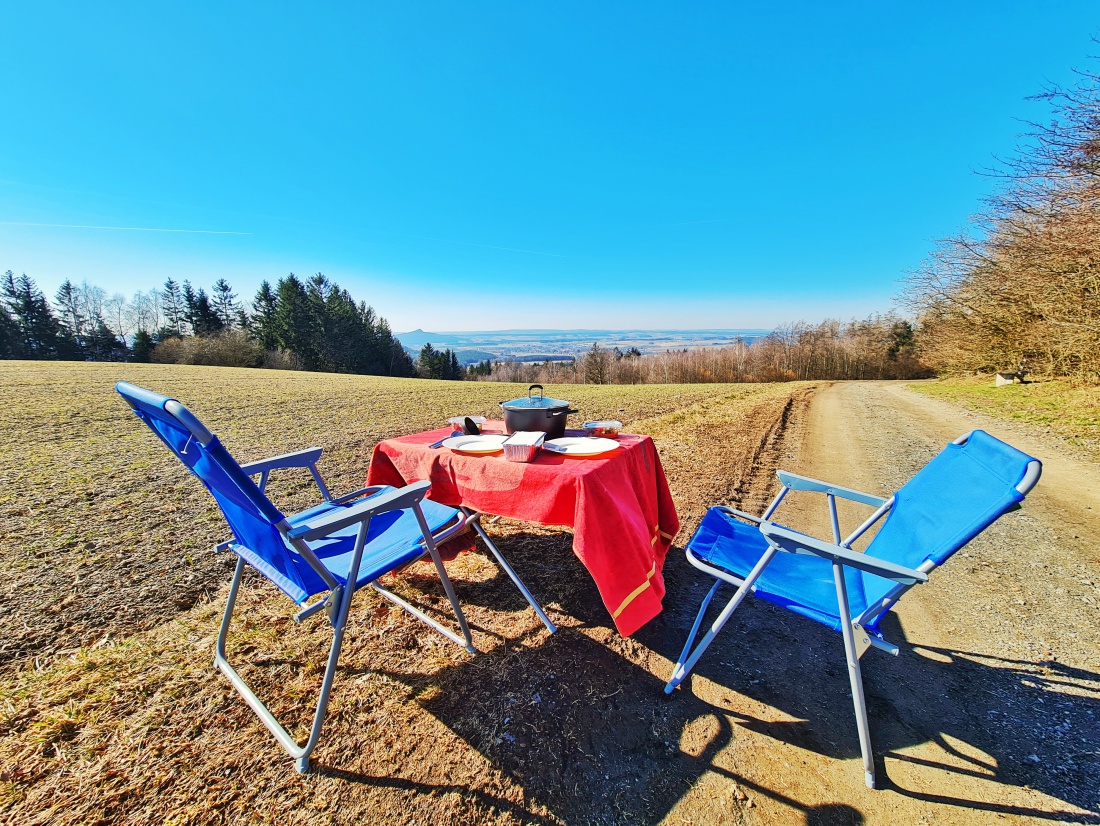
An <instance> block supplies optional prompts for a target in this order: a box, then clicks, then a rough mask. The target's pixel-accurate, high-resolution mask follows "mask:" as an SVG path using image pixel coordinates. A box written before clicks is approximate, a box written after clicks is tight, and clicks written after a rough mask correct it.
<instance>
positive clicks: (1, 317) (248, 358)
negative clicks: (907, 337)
mask: <svg viewBox="0 0 1100 826" xmlns="http://www.w3.org/2000/svg"><path fill="white" fill-rule="evenodd" d="M0 298H2V299H3V300H2V301H0V358H20V359H77V360H84V359H90V360H94V361H112V360H114V361H119V360H133V361H155V362H162V363H175V364H212V365H222V366H235V367H275V368H286V369H302V370H318V371H325V372H340V373H363V374H369V375H383V376H415V375H417V374H418V372H417V366H416V365H415V364H414V363H413V361H412V359H411V358H410V356H409V355H408V353H406V352H405V350H404V348H403V347H402V346H401V343H400V342H399V341H398V340H397V339H395V338H394V336H393V333H392V332H391V330H390V327H389V324H388V323H387V322H386V320H385V319H384V318H380V317H378V316H377V315H376V314H375V311H374V309H373V308H372V307H370V306H369V305H367V304H366V303H365V302H363V301H358V302H357V301H355V299H354V298H352V296H351V294H350V293H348V291H347V290H345V289H342V288H341V287H340V286H339V285H338V284H336V283H334V282H332V281H330V280H329V279H328V278H327V277H326V276H325V275H323V274H322V273H317V274H316V275H314V276H313V277H311V278H309V279H308V280H306V281H302V280H301V279H299V278H298V277H297V276H295V275H294V274H293V273H291V274H289V275H287V276H286V277H285V278H280V279H279V280H278V281H277V282H276V284H275V286H274V287H272V286H271V284H270V283H269V282H268V281H264V282H263V283H262V284H261V285H260V289H259V291H258V292H257V293H256V296H255V297H254V298H253V300H252V302H251V304H250V305H249V306H248V307H245V305H244V304H243V303H242V302H241V301H239V300H238V297H237V294H236V293H235V292H234V291H233V288H232V287H231V286H230V285H229V283H228V282H227V281H226V280H225V279H224V278H219V279H218V280H217V281H216V282H215V283H214V286H213V288H212V289H211V291H210V293H209V294H208V293H207V292H206V290H205V289H203V288H201V287H199V288H197V289H196V288H195V287H194V286H193V285H192V284H191V283H190V282H189V281H186V280H185V281H183V282H182V283H179V282H176V281H175V280H174V279H171V278H169V279H168V280H167V281H166V282H165V283H164V286H163V288H161V289H156V288H154V289H151V290H149V291H148V292H142V291H138V292H137V293H135V294H134V295H133V296H132V297H131V298H129V299H127V298H126V297H125V296H123V295H121V294H117V293H116V294H115V295H111V296H108V295H107V293H106V291H104V290H103V289H102V288H100V287H97V286H94V285H91V284H88V283H87V282H84V283H82V284H80V285H75V284H73V283H72V282H71V281H69V280H66V281H65V282H64V283H63V284H62V285H61V287H60V288H59V289H58V291H57V293H56V294H55V295H54V299H53V302H52V303H51V302H50V301H49V300H47V299H46V297H45V295H44V294H43V293H42V291H41V290H40V289H39V288H38V286H37V284H36V283H35V281H34V279H32V278H30V277H28V276H27V275H26V274H24V275H21V276H19V277H16V276H15V274H14V273H13V272H12V271H10V270H9V271H8V272H6V273H5V274H4V277H3V281H2V283H0Z"/></svg>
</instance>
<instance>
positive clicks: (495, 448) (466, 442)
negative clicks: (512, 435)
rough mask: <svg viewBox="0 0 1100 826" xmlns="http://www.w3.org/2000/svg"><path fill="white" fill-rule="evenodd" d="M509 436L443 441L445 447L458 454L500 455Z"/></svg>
mask: <svg viewBox="0 0 1100 826" xmlns="http://www.w3.org/2000/svg"><path fill="white" fill-rule="evenodd" d="M507 438H508V437H507V436H452V437H451V438H449V439H444V440H443V447H449V448H450V449H451V450H453V451H456V452H457V453H500V451H502V450H504V441H505V439H507Z"/></svg>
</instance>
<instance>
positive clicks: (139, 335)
mask: <svg viewBox="0 0 1100 826" xmlns="http://www.w3.org/2000/svg"><path fill="white" fill-rule="evenodd" d="M153 346H154V341H153V336H152V335H151V334H150V333H149V331H148V330H138V331H137V332H136V333H134V346H133V348H132V352H133V356H134V361H137V362H141V363H145V362H147V361H149V357H150V355H151V354H152V352H153Z"/></svg>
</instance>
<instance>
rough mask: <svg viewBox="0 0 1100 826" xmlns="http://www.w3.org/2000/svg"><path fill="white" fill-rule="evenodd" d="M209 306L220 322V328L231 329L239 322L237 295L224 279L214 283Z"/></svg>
mask: <svg viewBox="0 0 1100 826" xmlns="http://www.w3.org/2000/svg"><path fill="white" fill-rule="evenodd" d="M210 304H211V305H212V306H213V308H214V312H215V313H217V315H218V318H219V319H220V320H221V323H222V327H224V328H225V329H227V330H229V329H232V328H233V326H234V325H235V324H236V323H237V321H238V320H239V317H240V313H241V305H240V304H239V303H238V302H237V294H236V293H235V292H233V288H232V287H230V286H229V283H228V282H227V281H226V280H225V279H224V278H219V279H218V280H217V281H215V282H214V290H213V293H212V296H211V299H210Z"/></svg>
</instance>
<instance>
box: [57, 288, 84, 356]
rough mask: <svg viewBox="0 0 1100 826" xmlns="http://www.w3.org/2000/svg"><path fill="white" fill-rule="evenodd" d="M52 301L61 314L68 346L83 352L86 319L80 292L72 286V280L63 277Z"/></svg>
mask: <svg viewBox="0 0 1100 826" xmlns="http://www.w3.org/2000/svg"><path fill="white" fill-rule="evenodd" d="M54 303H55V304H56V305H57V310H58V313H59V315H60V316H61V319H60V320H61V326H62V327H63V328H65V331H66V333H67V337H68V338H69V339H70V342H71V343H70V346H71V347H72V348H73V349H75V350H76V351H77V352H78V353H83V351H84V349H85V344H86V341H85V339H86V338H87V326H88V319H87V317H86V316H85V315H84V308H83V302H82V301H81V298H80V293H79V291H78V290H77V289H76V287H74V286H73V282H72V281H70V280H69V279H67V278H66V279H65V283H63V284H62V285H61V286H60V287H58V289H57V293H56V294H55V295H54Z"/></svg>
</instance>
